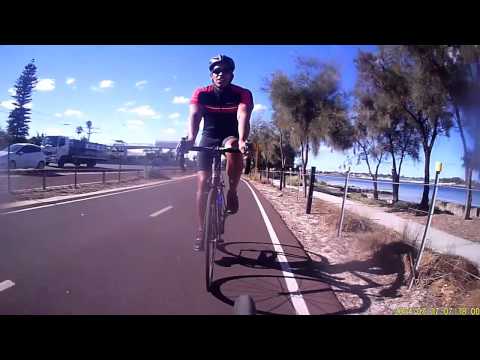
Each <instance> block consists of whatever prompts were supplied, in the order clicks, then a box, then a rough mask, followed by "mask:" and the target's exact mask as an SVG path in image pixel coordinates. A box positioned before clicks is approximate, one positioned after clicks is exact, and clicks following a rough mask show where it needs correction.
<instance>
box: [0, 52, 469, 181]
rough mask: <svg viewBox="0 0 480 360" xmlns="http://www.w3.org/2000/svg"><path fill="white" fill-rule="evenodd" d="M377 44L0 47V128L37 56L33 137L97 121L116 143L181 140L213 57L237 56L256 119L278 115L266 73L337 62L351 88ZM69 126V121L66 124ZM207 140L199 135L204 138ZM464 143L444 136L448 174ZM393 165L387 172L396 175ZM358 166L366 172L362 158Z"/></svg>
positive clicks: (329, 162)
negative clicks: (364, 54) (310, 61)
mask: <svg viewBox="0 0 480 360" xmlns="http://www.w3.org/2000/svg"><path fill="white" fill-rule="evenodd" d="M359 49H362V50H366V51H375V49H376V46H371V45H368V46H360V45H352V46H346V45H321V46H320V45H319V46H286V45H285V46H283V45H282V46H267V45H254V46H247V45H242V46H239V45H234V46H220V45H209V46H202V45H196V46H186V45H175V46H173V45H169V46H152V45H149V46H144V45H142V46H109V45H106V46H79V45H72V46H0V68H1V69H2V76H1V78H0V127H1V128H3V129H5V128H6V120H7V117H8V113H9V109H10V108H11V104H10V102H11V100H12V98H11V93H10V92H9V90H10V89H12V88H13V85H14V83H15V81H16V79H17V78H18V76H19V75H20V73H21V71H22V70H23V68H24V66H25V65H26V64H27V63H28V62H29V61H30V59H32V58H35V59H36V65H37V77H38V78H39V79H40V82H39V85H38V86H37V89H36V91H35V92H34V94H33V106H32V122H31V123H30V136H32V135H35V134H36V132H37V131H38V132H40V133H41V132H43V133H45V134H50V135H55V134H62V135H67V136H71V137H77V135H76V133H75V128H76V127H77V126H84V127H85V122H86V121H87V120H90V121H92V122H93V126H94V128H95V133H94V134H93V135H92V137H91V140H92V141H96V142H100V143H105V144H111V143H112V142H113V141H114V140H116V139H121V140H124V141H126V142H129V143H153V142H155V140H178V139H179V138H180V137H181V136H184V135H185V134H186V131H187V122H186V120H187V115H188V99H189V98H190V97H191V95H192V93H193V91H194V89H195V88H196V87H198V86H204V85H208V84H209V83H210V79H209V73H208V68H207V64H208V59H209V58H210V57H212V56H213V55H215V54H218V53H225V54H228V55H229V56H231V57H233V58H234V59H235V62H236V64H237V69H236V72H235V79H234V83H236V84H237V85H240V86H243V87H246V88H249V89H250V90H251V91H252V92H253V96H254V102H255V104H256V108H255V113H254V117H255V116H257V115H262V116H263V117H264V118H267V119H268V118H269V117H270V116H271V111H270V102H269V99H268V96H267V94H266V93H264V92H262V90H261V88H262V85H263V81H264V78H265V77H266V76H267V75H268V74H270V73H272V72H274V71H275V70H282V71H285V72H287V73H292V72H294V70H295V63H294V59H295V57H296V56H314V57H317V58H319V59H321V60H324V61H330V62H333V63H335V64H337V65H338V67H339V69H340V71H341V74H342V87H343V88H344V89H345V90H351V89H352V88H353V86H354V83H355V80H356V70H355V66H354V63H353V60H354V58H355V57H356V55H357V53H358V50H359ZM65 124H67V125H65ZM199 138H200V135H199V137H198V139H199ZM461 149H462V147H461V142H460V139H459V137H458V135H457V134H456V132H455V131H452V136H451V138H450V139H445V138H440V139H439V140H438V141H437V143H436V145H435V147H434V151H433V156H432V172H433V167H434V162H435V161H443V163H444V172H443V173H442V177H452V176H460V177H463V176H464V175H463V174H464V171H463V168H462V167H461V160H460V159H461ZM345 159H346V154H343V153H338V152H333V153H332V152H331V150H330V149H328V148H325V147H322V149H321V151H320V154H319V156H317V157H313V156H311V161H310V164H309V165H310V166H312V165H313V166H317V168H318V169H319V170H329V171H332V170H338V169H339V166H341V165H342V164H343V163H344V161H345ZM390 167H391V165H390V164H389V163H386V164H385V166H383V167H382V168H381V170H380V171H381V172H383V173H390ZM352 170H354V171H366V166H365V165H364V164H363V163H362V164H360V165H356V162H354V163H353V166H352ZM402 174H403V175H406V176H422V174H423V163H422V162H420V163H418V164H414V163H413V162H411V161H407V163H405V164H404V167H403V170H402Z"/></svg>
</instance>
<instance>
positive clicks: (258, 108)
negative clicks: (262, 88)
mask: <svg viewBox="0 0 480 360" xmlns="http://www.w3.org/2000/svg"><path fill="white" fill-rule="evenodd" d="M265 110H267V107H266V106H265V105H262V104H255V106H254V107H253V111H254V112H256V111H265Z"/></svg>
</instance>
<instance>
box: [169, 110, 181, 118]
mask: <svg viewBox="0 0 480 360" xmlns="http://www.w3.org/2000/svg"><path fill="white" fill-rule="evenodd" d="M179 117H180V113H177V112H176V113H173V114H170V115H168V118H169V119H178V118H179Z"/></svg>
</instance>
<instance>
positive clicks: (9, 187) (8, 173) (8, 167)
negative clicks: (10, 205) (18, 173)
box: [7, 140, 12, 193]
mask: <svg viewBox="0 0 480 360" xmlns="http://www.w3.org/2000/svg"><path fill="white" fill-rule="evenodd" d="M7 164H8V165H7V169H8V170H7V189H8V192H9V193H11V192H12V189H11V183H10V140H9V141H8V154H7Z"/></svg>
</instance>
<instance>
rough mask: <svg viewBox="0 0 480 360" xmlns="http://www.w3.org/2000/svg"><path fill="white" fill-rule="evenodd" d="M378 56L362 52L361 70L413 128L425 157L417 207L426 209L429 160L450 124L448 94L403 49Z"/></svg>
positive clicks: (382, 48) (391, 49)
mask: <svg viewBox="0 0 480 360" xmlns="http://www.w3.org/2000/svg"><path fill="white" fill-rule="evenodd" d="M379 50H380V51H379V53H378V54H371V53H361V54H360V56H359V61H358V64H359V69H360V71H361V72H362V73H363V74H364V75H365V76H368V77H369V78H370V81H371V82H372V84H373V85H374V86H375V88H376V89H377V90H378V91H379V92H380V93H381V97H383V98H384V100H385V101H384V105H385V106H386V108H387V110H388V111H389V112H390V111H397V110H401V111H402V112H403V113H404V114H405V116H406V118H407V121H408V122H409V124H411V125H412V126H413V127H415V129H416V131H417V133H418V135H419V139H420V143H421V145H422V149H423V155H424V189H423V194H422V200H421V202H420V208H423V209H428V206H429V204H428V202H429V201H428V200H429V199H428V198H429V190H430V187H429V183H430V158H431V153H432V149H433V146H434V144H435V141H436V139H437V137H438V136H441V135H446V136H449V131H450V129H451V127H452V125H453V121H452V113H451V112H450V111H449V108H448V95H447V93H446V92H445V88H444V86H443V84H442V83H441V81H440V79H439V77H438V76H436V75H435V74H432V73H430V72H425V71H424V69H423V68H422V66H421V62H420V61H419V60H418V58H417V57H415V56H412V54H411V52H410V51H409V50H408V49H407V48H405V47H403V46H380V49H379Z"/></svg>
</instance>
